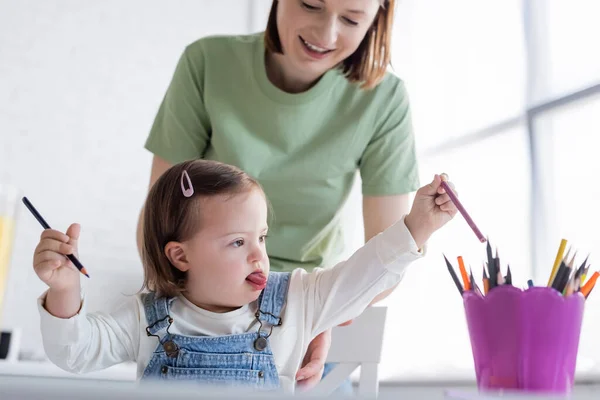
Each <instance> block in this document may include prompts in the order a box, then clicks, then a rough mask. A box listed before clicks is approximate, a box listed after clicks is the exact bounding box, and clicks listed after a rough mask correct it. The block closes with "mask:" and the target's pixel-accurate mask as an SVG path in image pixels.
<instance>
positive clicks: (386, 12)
mask: <svg viewBox="0 0 600 400" xmlns="http://www.w3.org/2000/svg"><path fill="white" fill-rule="evenodd" d="M379 1H380V3H381V7H379V10H378V11H377V15H376V16H375V20H374V21H373V24H372V25H371V27H370V28H369V30H368V31H367V33H366V35H365V37H364V39H363V40H362V42H361V43H360V45H359V46H358V48H357V49H356V51H355V52H354V53H353V54H351V55H350V56H349V57H348V58H346V59H345V60H344V61H342V63H341V64H340V66H339V68H340V69H341V70H342V72H343V73H344V75H345V76H346V78H347V79H348V80H349V81H350V82H357V83H361V87H362V88H363V89H372V88H374V87H375V86H377V85H378V84H379V82H381V81H382V79H383V78H384V77H385V73H386V71H387V67H388V65H390V61H391V42H392V23H393V21H394V5H395V4H394V3H395V0H379ZM278 2H279V0H273V4H272V5H271V12H270V13H269V19H268V21H267V28H266V30H265V46H266V48H267V50H268V51H271V52H273V53H279V54H283V49H282V47H281V40H280V39H279V32H278V30H277V3H278Z"/></svg>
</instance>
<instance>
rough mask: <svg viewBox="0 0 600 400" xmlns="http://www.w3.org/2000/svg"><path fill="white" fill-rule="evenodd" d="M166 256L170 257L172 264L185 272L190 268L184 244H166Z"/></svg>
mask: <svg viewBox="0 0 600 400" xmlns="http://www.w3.org/2000/svg"><path fill="white" fill-rule="evenodd" d="M165 256H167V258H168V259H169V261H170V262H171V264H173V266H174V267H175V268H177V269H178V270H180V271H182V272H185V271H187V270H189V269H190V264H189V262H188V259H187V256H186V254H185V250H184V248H183V244H181V243H179V242H169V243H167V245H166V246H165Z"/></svg>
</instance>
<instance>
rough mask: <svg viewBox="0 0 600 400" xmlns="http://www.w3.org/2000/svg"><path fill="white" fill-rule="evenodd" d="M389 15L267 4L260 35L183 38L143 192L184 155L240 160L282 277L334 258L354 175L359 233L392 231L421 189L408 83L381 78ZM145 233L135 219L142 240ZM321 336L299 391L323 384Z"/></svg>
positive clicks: (357, 6)
mask: <svg viewBox="0 0 600 400" xmlns="http://www.w3.org/2000/svg"><path fill="white" fill-rule="evenodd" d="M393 10H394V0H385V1H384V0H274V1H273V4H272V7H271V12H270V15H269V20H268V24H267V28H266V30H265V32H264V33H261V34H256V35H248V36H220V37H209V38H203V39H200V40H198V41H196V42H194V43H192V44H190V45H189V46H187V47H186V49H185V51H184V52H183V55H182V56H181V58H180V60H179V63H178V65H177V67H176V70H175V73H174V76H173V79H172V82H171V84H170V86H169V88H168V90H167V92H166V95H165V97H164V99H163V102H162V104H161V106H160V109H159V111H158V115H157V116H156V119H155V121H154V125H153V127H152V130H151V132H150V135H149V137H148V140H147V142H146V148H147V149H148V150H149V151H151V152H152V153H153V154H154V158H153V162H152V171H151V178H150V187H151V186H152V185H153V183H154V182H155V181H156V180H157V179H158V177H159V176H160V175H161V174H162V173H163V172H164V171H165V170H167V169H168V168H169V167H170V166H171V165H173V164H175V163H178V162H181V161H184V160H188V159H194V158H207V159H213V160H218V161H221V162H225V163H228V164H233V165H236V166H238V167H240V168H242V169H243V170H244V171H246V172H248V173H249V174H250V175H252V176H253V177H255V178H256V179H258V180H259V181H260V183H261V184H262V186H263V187H264V190H265V192H266V194H267V196H268V198H269V200H270V201H271V203H272V206H273V210H274V216H275V218H274V220H273V221H271V222H270V238H269V243H268V246H267V249H268V252H269V257H270V260H271V266H272V269H273V270H278V271H289V270H292V269H293V268H295V267H303V268H305V269H307V270H311V269H313V268H315V267H319V266H323V267H327V266H331V265H333V264H334V263H335V262H336V261H337V260H338V257H339V256H340V254H341V251H342V235H341V228H340V220H339V211H340V209H341V207H342V205H343V203H344V201H345V200H346V198H347V196H348V194H349V192H350V189H351V187H352V183H353V180H354V176H355V173H356V171H357V170H359V171H360V174H361V177H362V182H363V183H362V194H363V219H364V226H365V240H369V239H370V238H371V237H373V236H375V235H377V234H378V233H380V232H381V231H383V230H384V229H385V228H387V227H388V226H390V225H392V224H393V223H394V222H395V221H397V220H398V219H400V217H401V216H402V215H403V214H406V213H408V211H409V198H408V193H410V192H412V191H414V190H416V189H417V188H418V187H419V179H418V171H417V163H416V157H415V145H414V137H413V132H412V127H411V121H410V111H409V103H408V97H407V94H406V90H405V87H404V84H403V83H402V81H401V80H400V79H398V78H397V77H395V76H394V75H392V74H390V73H388V72H386V69H387V67H388V65H389V62H390V39H391V35H392V21H393ZM140 232H141V222H140V223H139V224H138V245H139V244H140V242H141V236H140ZM387 294H388V293H382V294H381V296H380V297H379V298H378V300H380V299H381V298H383V297H385V296H386V295H387ZM329 342H330V336H329V335H328V334H322V335H321V336H319V337H317V338H315V340H314V341H313V343H311V346H310V347H309V350H308V352H307V355H306V357H305V360H304V364H303V368H301V369H300V370H299V372H298V375H297V379H298V381H304V382H303V383H302V384H303V385H304V386H307V387H310V386H312V385H314V384H315V383H317V382H318V381H319V380H320V379H321V375H322V372H323V364H324V360H325V358H326V356H327V352H328V349H329Z"/></svg>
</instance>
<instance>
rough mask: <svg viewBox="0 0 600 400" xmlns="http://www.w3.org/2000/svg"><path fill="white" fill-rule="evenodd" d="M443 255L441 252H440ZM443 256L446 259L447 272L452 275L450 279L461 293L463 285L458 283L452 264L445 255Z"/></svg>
mask: <svg viewBox="0 0 600 400" xmlns="http://www.w3.org/2000/svg"><path fill="white" fill-rule="evenodd" d="M442 255H443V254H442ZM443 256H444V260H445V261H446V267H448V272H449V273H450V276H451V277H452V280H453V281H454V285H456V288H457V289H458V293H460V294H461V296H462V294H463V291H464V289H463V287H462V285H461V284H460V280H459V279H458V276H457V275H456V272H454V268H453V267H452V264H450V261H448V259H447V258H446V256H445V255H443Z"/></svg>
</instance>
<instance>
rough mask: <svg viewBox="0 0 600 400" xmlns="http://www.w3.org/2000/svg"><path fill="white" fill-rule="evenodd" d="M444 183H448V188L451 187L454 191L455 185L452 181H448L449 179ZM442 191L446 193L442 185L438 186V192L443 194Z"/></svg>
mask: <svg viewBox="0 0 600 400" xmlns="http://www.w3.org/2000/svg"><path fill="white" fill-rule="evenodd" d="M446 183H447V184H448V186H450V189H452V191H453V192H454V193H456V189H455V188H456V186H454V183H452V182H450V181H447V182H446ZM444 193H446V191H445V190H444V187H443V186H440V187H439V188H438V194H444Z"/></svg>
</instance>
